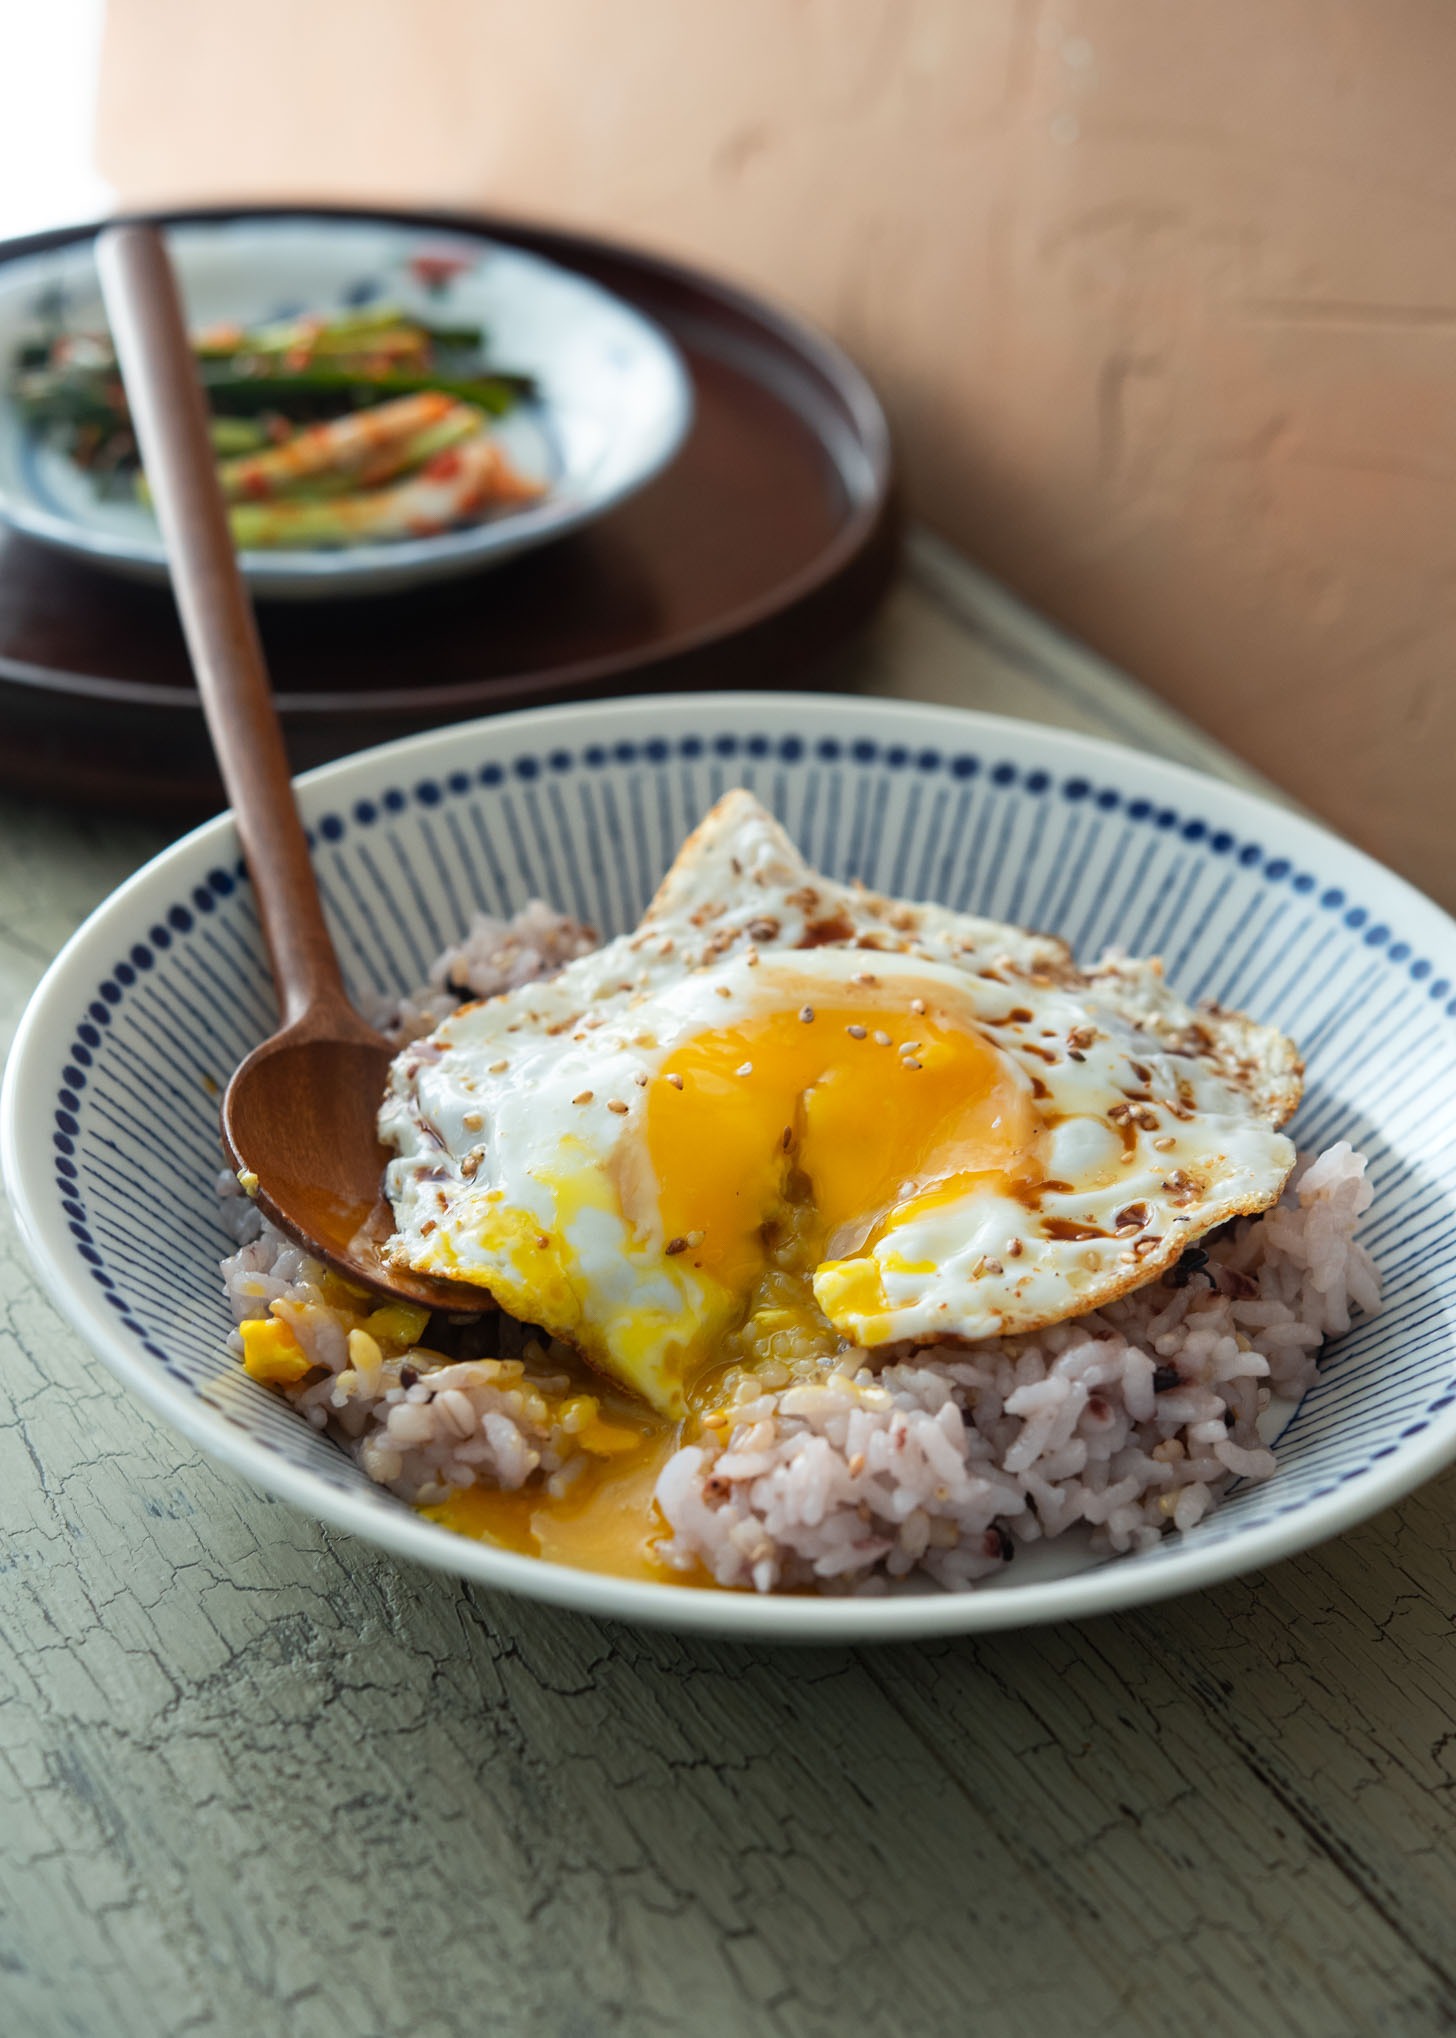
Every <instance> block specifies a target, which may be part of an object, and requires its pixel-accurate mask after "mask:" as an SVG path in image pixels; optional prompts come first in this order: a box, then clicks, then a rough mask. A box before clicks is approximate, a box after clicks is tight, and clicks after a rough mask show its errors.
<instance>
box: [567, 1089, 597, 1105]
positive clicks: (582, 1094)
mask: <svg viewBox="0 0 1456 2038" xmlns="http://www.w3.org/2000/svg"><path fill="white" fill-rule="evenodd" d="M591 1100H592V1092H591V1091H590V1090H578V1091H577V1093H576V1095H575V1096H574V1097H573V1098H572V1100H571V1101H572V1103H573V1104H590V1102H591Z"/></svg>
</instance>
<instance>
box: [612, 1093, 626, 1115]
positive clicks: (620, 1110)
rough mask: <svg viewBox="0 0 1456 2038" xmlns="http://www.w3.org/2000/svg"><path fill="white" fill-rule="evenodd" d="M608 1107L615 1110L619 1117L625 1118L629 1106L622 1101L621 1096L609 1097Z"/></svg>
mask: <svg viewBox="0 0 1456 2038" xmlns="http://www.w3.org/2000/svg"><path fill="white" fill-rule="evenodd" d="M607 1109H608V1110H609V1111H615V1112H616V1114H617V1116H618V1117H619V1118H625V1117H626V1115H627V1107H626V1105H625V1104H624V1103H623V1102H622V1100H621V1098H620V1097H608V1099H607Z"/></svg>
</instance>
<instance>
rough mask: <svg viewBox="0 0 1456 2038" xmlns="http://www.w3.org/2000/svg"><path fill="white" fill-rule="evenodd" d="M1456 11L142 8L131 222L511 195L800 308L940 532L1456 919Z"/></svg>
mask: <svg viewBox="0 0 1456 2038" xmlns="http://www.w3.org/2000/svg"><path fill="white" fill-rule="evenodd" d="M1453 106H1456V8H1453V7H1451V6H1450V5H1448V4H1446V0H528V4H526V5H522V4H521V0H509V4H507V0H249V4H248V5H247V6H246V7H239V6H237V5H235V4H228V5H222V4H220V0H110V4H109V11H108V20H107V32H106V45H105V56H104V61H103V75H102V87H101V110H100V116H99V122H100V126H99V143H98V149H99V167H100V168H101V170H102V172H103V173H104V174H105V175H106V176H107V177H109V178H110V179H112V180H113V182H114V183H115V185H116V186H117V188H118V191H119V193H120V194H121V197H122V199H123V201H126V202H138V203H140V202H152V201H162V200H168V199H178V198H182V197H233V196H237V195H251V196H264V195H269V196H299V195H304V196H311V197H318V198H321V197H326V196H348V197H365V198H379V199H388V200H392V201H394V202H396V203H398V202H405V201H409V200H432V199H433V200H445V201H450V202H455V203H460V202H479V203H481V204H487V205H491V206H495V207H499V208H510V209H514V210H518V211H520V212H522V213H527V214H530V215H533V216H536V217H545V218H551V219H556V220H562V221H567V222H571V223H574V224H579V225H582V226H586V227H591V228H595V229H600V230H604V231H608V232H613V233H620V234H623V235H629V236H631V237H633V238H635V239H637V240H640V241H642V242H645V243H648V244H650V245H652V246H654V247H657V248H660V249H663V250H666V251H668V252H670V253H675V254H682V255H687V256H691V257H693V258H695V259H697V260H700V261H704V262H707V263H710V264H712V265H714V266H715V267H718V268H720V269H723V270H725V271H727V272H729V273H730V274H732V275H735V276H736V277H738V278H740V279H741V280H743V281H744V282H747V283H749V284H751V285H754V286H757V287H759V288H762V289H765V290H767V291H770V292H772V293H773V294H775V295H776V296H778V297H780V298H781V299H784V300H786V301H787V302H789V303H790V304H792V305H794V306H796V307H797V308H798V309H799V310H801V311H804V312H807V313H808V314H810V315H811V316H812V317H814V318H816V319H818V320H820V321H822V323H823V324H825V325H826V326H828V327H829V328H830V329H831V330H832V331H833V332H834V333H835V334H836V335H837V336H838V337H839V338H840V339H841V340H842V341H843V342H844V343H845V344H846V345H847V346H848V347H849V348H850V350H851V351H852V352H853V353H854V354H855V355H856V356H857V357H858V358H859V359H860V361H861V362H862V363H863V364H864V365H865V366H866V367H867V368H868V369H869V371H870V373H871V374H872V375H873V377H874V378H875V380H876V383H877V385H878V387H879V389H880V391H881V393H882V395H883V397H884V398H885V400H886V402H887V404H888V406H889V409H890V412H891V415H892V418H893V420H894V424H895V428H896V432H897V436H898V442H899V446H900V451H901V455H902V458H903V462H904V467H905V472H906V475H907V479H908V490H909V497H910V502H911V504H912V506H913V508H914V509H915V510H916V511H917V512H918V513H919V514H921V515H922V516H924V517H925V518H927V519H928V520H929V521H930V522H931V523H932V524H933V525H935V526H936V527H937V528H938V529H940V530H941V531H943V532H944V533H946V534H947V535H948V536H950V537H951V538H953V539H955V540H956V541H957V542H959V543H960V544H961V545H963V546H964V547H965V548H966V549H967V550H968V551H970V552H971V553H972V554H973V555H974V556H976V557H977V558H978V559H980V560H981V561H982V562H984V563H985V564H986V565H988V566H989V567H990V568H991V569H992V570H993V571H995V572H997V573H999V574H1000V575H1001V576H1003V577H1004V579H1005V580H1006V581H1008V582H1009V583H1010V584H1011V585H1012V586H1013V587H1014V588H1016V589H1017V590H1019V591H1020V592H1021V593H1023V594H1024V595H1026V596H1028V597H1029V598H1030V599H1032V600H1033V601H1034V602H1036V603H1038V604H1039V605H1040V606H1041V607H1043V608H1044V609H1045V610H1046V611H1048V612H1049V613H1050V614H1051V615H1053V616H1054V617H1056V618H1057V619H1059V620H1060V621H1061V622H1063V623H1064V624H1065V625H1067V627H1069V628H1070V629H1072V630H1074V631H1076V632H1078V633H1079V634H1080V635H1082V636H1083V637H1085V638H1087V639H1088V640H1090V641H1091V642H1092V643H1093V644H1095V645H1096V646H1098V647H1099V648H1100V649H1101V650H1103V651H1104V652H1106V653H1107V654H1108V655H1109V656H1111V657H1112V658H1114V659H1116V660H1118V661H1119V662H1120V663H1122V664H1123V665H1124V666H1126V667H1127V668H1128V669H1130V670H1131V671H1132V672H1134V673H1136V674H1137V675H1138V676H1139V677H1141V678H1142V679H1144V680H1145V681H1147V682H1148V683H1149V684H1150V685H1152V686H1154V687H1155V688H1157V689H1158V690H1159V691H1160V692H1161V693H1163V694H1164V695H1166V696H1167V697H1168V698H1169V699H1171V700H1173V701H1175V702H1177V703H1178V704H1179V705H1180V706H1182V707H1183V708H1185V709H1186V710H1187V711H1188V712H1189V713H1191V714H1192V715H1193V716H1194V717H1195V718H1196V719H1197V720H1198V721H1199V722H1201V723H1202V724H1203V725H1204V726H1205V727H1207V728H1209V729H1210V730H1212V731H1214V732H1215V733H1216V734H1217V735H1219V736H1221V737H1222V738H1223V739H1224V740H1225V741H1226V742H1228V743H1229V744H1231V745H1232V746H1233V747H1234V748H1235V749H1236V750H1238V751H1240V752H1241V753H1242V754H1243V755H1244V756H1246V757H1248V758H1249V759H1250V760H1252V761H1253V762H1255V763H1257V764H1259V765H1262V766H1263V767H1264V768H1265V769H1266V770H1267V771H1269V772H1270V773H1271V774H1272V775H1273V776H1274V777H1276V778H1278V779H1279V780H1280V781H1281V782H1282V783H1284V784H1285V785H1287V786H1288V787H1289V788H1290V789H1291V790H1292V791H1293V792H1295V793H1296V794H1298V795H1299V796H1301V797H1302V798H1303V799H1304V800H1306V801H1307V802H1308V803H1309V804H1310V805H1311V806H1313V807H1315V808H1316V809H1318V810H1319V811H1321V812H1323V813H1325V814H1326V815H1328V816H1329V817H1330V818H1331V820H1333V821H1334V822H1335V823H1336V824H1338V825H1339V826H1340V827H1342V828H1344V829H1346V830H1347V831H1348V832H1349V833H1350V834H1352V835H1353V836H1354V837H1356V839H1358V840H1359V841H1361V842H1363V843H1364V844H1365V845H1366V846H1368V847H1369V848H1371V849H1373V850H1374V851H1375V852H1376V853H1377V854H1379V855H1381V856H1383V857H1385V858H1386V859H1387V860H1389V861H1390V862H1392V863H1394V864H1395V865H1396V866H1397V867H1399V868H1401V869H1403V870H1404V871H1406V872H1407V873H1408V874H1409V875H1411V876H1412V877H1414V878H1415V879H1416V880H1417V881H1418V882H1420V883H1422V884H1424V885H1425V886H1426V887H1427V888H1428V889H1430V890H1431V891H1433V892H1435V893H1436V894H1437V895H1438V896H1440V897H1442V898H1443V899H1444V900H1445V902H1446V903H1447V904H1448V905H1453V906H1456V853H1453V851H1456V823H1453V819H1452V803H1451V796H1450V787H1451V776H1452V772H1451V764H1452V755H1453V739H1456V676H1453V673H1452V660H1453V651H1456V547H1453V518H1452V511H1453V504H1456V497H1453V484H1456V228H1453V222H1456V139H1453V137H1456V123H1453Z"/></svg>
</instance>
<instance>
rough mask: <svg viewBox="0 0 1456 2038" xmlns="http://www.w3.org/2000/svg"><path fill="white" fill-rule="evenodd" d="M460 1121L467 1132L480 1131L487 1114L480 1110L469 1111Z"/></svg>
mask: <svg viewBox="0 0 1456 2038" xmlns="http://www.w3.org/2000/svg"><path fill="white" fill-rule="evenodd" d="M460 1123H461V1124H462V1125H463V1126H464V1127H465V1130H466V1131H467V1132H479V1130H480V1128H481V1126H482V1125H484V1123H485V1115H484V1113H483V1112H480V1111H467V1112H466V1114H465V1116H464V1117H463V1118H462V1119H461V1121H460Z"/></svg>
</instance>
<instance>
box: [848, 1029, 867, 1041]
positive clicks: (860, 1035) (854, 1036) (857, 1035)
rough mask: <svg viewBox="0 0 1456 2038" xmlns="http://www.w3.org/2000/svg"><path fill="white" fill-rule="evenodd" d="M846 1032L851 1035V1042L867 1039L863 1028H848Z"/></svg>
mask: <svg viewBox="0 0 1456 2038" xmlns="http://www.w3.org/2000/svg"><path fill="white" fill-rule="evenodd" d="M844 1030H845V1032H846V1033H847V1034H848V1035H849V1037H850V1039H851V1040H863V1039H864V1037H865V1029H864V1027H863V1026H846V1027H845V1029H844Z"/></svg>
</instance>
